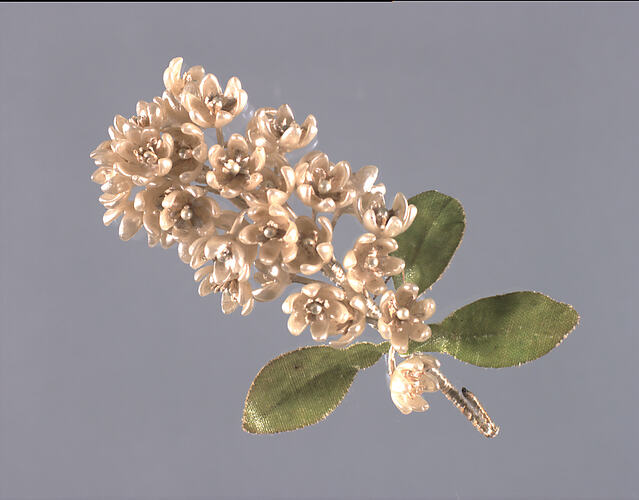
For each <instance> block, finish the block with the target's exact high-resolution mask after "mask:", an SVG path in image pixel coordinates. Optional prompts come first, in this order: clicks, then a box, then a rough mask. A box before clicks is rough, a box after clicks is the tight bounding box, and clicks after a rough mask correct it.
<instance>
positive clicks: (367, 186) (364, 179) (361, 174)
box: [351, 165, 386, 196]
mask: <svg viewBox="0 0 639 500" xmlns="http://www.w3.org/2000/svg"><path fill="white" fill-rule="evenodd" d="M378 174H379V169H378V168H377V167H376V166H374V165H366V166H364V167H362V168H360V169H359V170H358V171H357V172H355V173H354V174H353V175H351V185H352V186H353V188H354V189H355V194H356V195H357V196H360V195H362V194H364V193H381V194H385V193H386V186H384V184H381V183H380V184H375V181H376V180H377V175H378Z"/></svg>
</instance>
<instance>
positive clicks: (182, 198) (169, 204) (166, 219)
mask: <svg viewBox="0 0 639 500" xmlns="http://www.w3.org/2000/svg"><path fill="white" fill-rule="evenodd" d="M218 212H219V207H218V206H217V203H216V202H215V200H214V199H213V198H211V197H209V196H207V195H206V191H205V190H204V189H202V188H198V187H196V186H188V187H187V188H185V189H180V190H174V191H171V192H170V193H168V194H167V195H166V196H164V197H163V199H162V211H161V212H160V218H159V222H160V228H161V229H162V230H163V231H170V232H171V235H172V236H173V238H175V239H176V240H180V239H185V238H190V237H193V236H194V235H196V234H197V235H199V236H205V235H207V234H210V233H212V232H213V231H215V221H214V218H213V217H214V216H215V215H216V214H217V213H218Z"/></svg>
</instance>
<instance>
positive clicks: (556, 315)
mask: <svg viewBox="0 0 639 500" xmlns="http://www.w3.org/2000/svg"><path fill="white" fill-rule="evenodd" d="M578 322H579V315H578V314H577V311H575V310H574V309H573V307H572V306H570V305H568V304H563V303H561V302H557V301H555V300H553V299H551V298H550V297H547V296H546V295H544V294H541V293H537V292H513V293H507V294H505V295H496V296H494V297H486V298H483V299H479V300H477V301H475V302H472V303H471V304H468V305H467V306H464V307H462V308H461V309H458V310H457V311H455V312H454V313H452V314H451V315H450V316H448V317H447V318H446V319H445V320H444V321H442V322H441V323H437V324H432V325H430V326H431V329H432V332H433V334H432V336H431V338H430V339H428V340H427V341H426V342H422V343H417V342H414V343H412V344H411V346H410V352H418V351H421V352H445V353H447V354H450V355H451V356H454V357H455V358H457V359H459V360H461V361H465V362H467V363H471V364H473V365H477V366H485V367H489V368H502V367H506V366H516V365H521V364H523V363H527V362H528V361H532V360H534V359H537V358H539V357H541V356H543V355H544V354H546V353H548V352H549V351H551V350H552V349H553V348H555V347H557V346H558V345H559V344H560V343H561V341H562V340H563V339H565V338H566V336H567V335H568V334H569V333H570V332H571V331H572V330H574V328H575V327H576V326H577V323H578Z"/></svg>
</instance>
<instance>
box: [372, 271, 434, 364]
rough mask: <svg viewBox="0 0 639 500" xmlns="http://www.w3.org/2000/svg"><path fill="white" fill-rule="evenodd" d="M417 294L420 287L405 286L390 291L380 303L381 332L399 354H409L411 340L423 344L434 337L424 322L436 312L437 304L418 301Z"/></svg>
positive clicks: (430, 301)
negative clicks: (431, 336)
mask: <svg viewBox="0 0 639 500" xmlns="http://www.w3.org/2000/svg"><path fill="white" fill-rule="evenodd" d="M418 295H419V287H418V286H417V285H414V284H412V283H404V284H403V285H402V286H400V287H399V288H398V289H397V290H396V291H393V290H387V291H386V292H385V293H384V295H382V298H381V301H380V304H379V308H380V311H381V313H382V315H381V317H380V318H379V320H378V322H377V328H378V330H379V333H380V335H381V336H382V337H383V338H385V339H387V340H390V342H391V345H392V346H393V348H395V350H397V351H398V352H400V353H405V352H407V351H408V341H409V340H414V341H415V342H424V341H425V340H428V338H429V337H430V334H431V331H430V327H429V326H428V325H427V324H426V323H425V321H426V320H428V319H429V318H430V317H431V316H432V315H433V314H434V313H435V301H434V300H433V299H423V300H417V296H418Z"/></svg>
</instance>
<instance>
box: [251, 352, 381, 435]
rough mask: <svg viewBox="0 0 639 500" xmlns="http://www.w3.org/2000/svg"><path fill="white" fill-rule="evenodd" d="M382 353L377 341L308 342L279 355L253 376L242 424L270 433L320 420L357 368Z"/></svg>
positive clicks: (344, 390) (339, 398)
mask: <svg viewBox="0 0 639 500" xmlns="http://www.w3.org/2000/svg"><path fill="white" fill-rule="evenodd" d="M383 353H384V348H383V347H380V346H379V345H375V344H371V343H369V342H360V343H357V344H354V345H352V346H350V347H349V348H348V349H334V348H332V347H328V346H312V347H302V348H301V349H297V350H295V351H290V352H287V353H285V354H282V355H281V356H278V357H277V358H275V359H273V360H272V361H269V362H268V363H267V364H266V365H265V366H264V367H263V368H262V369H261V370H260V372H259V373H258V374H257V376H256V377H255V380H254V381H253V384H252V385H251V388H250V389H249V392H248V395H247V396H246V403H245V405H244V416H243V419H242V428H243V429H244V430H245V431H247V432H250V433H254V434H273V433H276V432H282V431H292V430H295V429H299V428H301V427H305V426H307V425H311V424H315V423H317V422H319V421H321V420H323V419H324V418H326V417H327V416H328V415H329V414H330V413H331V412H332V411H333V410H335V408H337V406H338V405H339V404H340V403H341V401H342V399H344V396H345V395H346V393H347V392H348V389H349V388H350V386H351V384H352V383H353V379H354V378H355V375H357V372H358V371H359V370H361V369H364V368H367V367H369V366H371V365H373V364H375V363H376V362H377V361H378V360H379V358H380V357H381V356H382V354H383Z"/></svg>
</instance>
